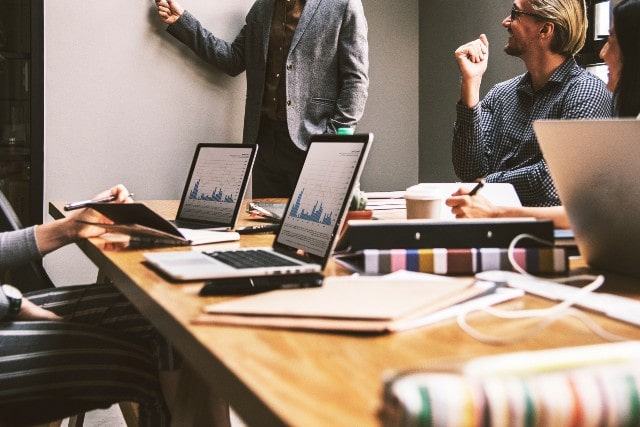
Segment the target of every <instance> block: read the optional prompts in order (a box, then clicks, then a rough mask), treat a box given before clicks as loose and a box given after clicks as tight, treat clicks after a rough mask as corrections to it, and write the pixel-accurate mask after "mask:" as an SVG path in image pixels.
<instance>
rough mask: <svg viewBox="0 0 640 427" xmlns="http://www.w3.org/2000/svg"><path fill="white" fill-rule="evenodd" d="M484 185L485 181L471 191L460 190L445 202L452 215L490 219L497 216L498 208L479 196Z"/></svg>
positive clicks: (481, 181)
mask: <svg viewBox="0 0 640 427" xmlns="http://www.w3.org/2000/svg"><path fill="white" fill-rule="evenodd" d="M484 185H485V181H484V180H483V179H481V180H479V181H478V183H477V184H476V185H475V187H473V188H472V189H471V191H467V190H465V189H464V188H460V189H459V190H458V191H456V192H455V193H453V194H452V195H451V197H449V198H448V199H447V200H445V204H446V205H447V206H449V207H450V208H451V213H452V214H453V215H454V216H455V217H456V218H489V217H492V216H495V213H496V206H494V205H493V204H492V203H491V202H490V201H489V200H488V199H486V198H485V197H482V196H481V195H479V194H478V192H479V191H480V190H481V189H482V188H483V187H484Z"/></svg>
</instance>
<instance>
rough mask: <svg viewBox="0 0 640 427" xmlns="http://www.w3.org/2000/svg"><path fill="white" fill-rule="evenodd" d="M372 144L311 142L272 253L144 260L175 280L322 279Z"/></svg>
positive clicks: (366, 137) (337, 138)
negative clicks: (319, 276) (315, 276)
mask: <svg viewBox="0 0 640 427" xmlns="http://www.w3.org/2000/svg"><path fill="white" fill-rule="evenodd" d="M372 140H373V135H372V134H356V135H315V136H313V137H312V138H311V142H310V144H309V149H308V151H307V155H306V159H305V162H304V166H303V167H302V171H301V172H300V177H299V179H298V182H297V184H296V187H295V190H294V192H293V196H292V197H291V199H290V200H289V202H288V204H287V207H286V209H285V211H284V212H285V215H284V218H283V220H282V226H281V227H280V230H279V231H278V234H277V235H276V237H275V241H274V244H273V246H272V247H270V248H241V249H234V250H217V251H213V252H202V251H171V252H147V253H145V254H144V256H145V258H146V260H147V261H148V262H149V263H150V264H151V265H152V266H153V267H155V268H157V269H159V270H160V271H162V272H163V273H165V274H166V275H168V276H169V277H171V278H173V279H176V280H204V279H215V278H229V277H261V276H270V275H274V276H279V275H289V274H294V275H295V274H309V273H321V272H322V270H323V269H324V267H325V265H326V263H327V261H328V259H329V257H330V256H331V253H332V252H333V249H334V247H335V244H336V241H337V237H338V235H339V234H338V232H339V230H340V226H341V225H342V223H343V221H344V219H345V217H346V213H347V210H348V207H349V204H350V202H351V195H352V193H353V189H354V186H355V184H356V183H357V182H358V180H359V179H360V175H361V173H362V169H363V168H364V164H365V160H366V158H367V155H368V153H369V147H370V145H371V142H372ZM262 257H264V258H265V259H266V261H263V258H262ZM247 258H252V259H251V260H247Z"/></svg>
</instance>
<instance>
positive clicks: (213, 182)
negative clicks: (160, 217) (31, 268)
mask: <svg viewBox="0 0 640 427" xmlns="http://www.w3.org/2000/svg"><path fill="white" fill-rule="evenodd" d="M257 149H258V146H257V145H254V144H251V145H249V144H204V143H202V144H198V145H197V147H196V151H195V153H194V156H193V160H192V162H191V168H190V169H189V174H188V176H187V181H186V183H185V185H184V190H183V192H182V198H181V199H180V206H179V208H178V214H177V215H176V219H175V220H173V221H171V222H172V223H174V224H175V225H176V227H178V228H183V229H198V228H206V229H209V230H230V229H232V228H234V227H235V225H236V223H237V221H238V216H239V215H240V208H241V206H242V200H243V199H244V194H245V191H246V189H247V185H248V183H249V178H250V176H251V169H252V167H253V162H254V160H255V156H256V151H257Z"/></svg>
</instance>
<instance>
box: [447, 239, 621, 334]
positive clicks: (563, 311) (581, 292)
mask: <svg viewBox="0 0 640 427" xmlns="http://www.w3.org/2000/svg"><path fill="white" fill-rule="evenodd" d="M525 238H529V239H532V240H535V241H537V242H540V243H543V244H546V245H550V246H553V244H552V243H550V242H548V241H546V240H543V239H540V238H538V237H536V236H533V235H530V234H520V235H518V236H516V237H515V238H514V239H513V240H512V241H511V243H510V244H509V249H508V252H507V256H508V258H509V262H511V265H512V268H513V269H514V270H515V271H517V272H518V273H520V274H521V275H523V276H525V277H527V278H529V280H531V279H534V280H544V281H548V280H547V279H541V278H538V277H536V276H534V275H532V274H529V273H528V272H527V271H526V270H524V269H523V268H522V267H520V265H518V263H517V262H516V260H515V257H514V250H515V246H516V244H517V243H518V242H519V241H520V240H522V239H525ZM575 280H591V282H590V283H588V284H587V285H585V286H583V287H581V288H579V289H578V290H577V292H576V293H575V295H573V296H572V297H571V298H567V299H565V300H564V301H562V302H560V303H558V304H555V305H554V306H552V307H549V308H545V309H524V310H504V309H497V308H494V307H486V308H483V309H480V310H481V311H483V312H485V313H487V314H489V315H491V316H494V317H498V318H502V319H509V320H514V319H527V318H531V319H534V318H540V319H542V321H540V322H539V323H538V324H537V325H535V326H533V327H531V328H527V329H525V330H524V331H523V332H522V333H520V334H518V335H516V336H514V337H512V338H498V337H495V336H491V335H487V334H483V333H482V332H480V331H479V330H477V329H476V328H474V327H472V326H471V325H469V323H468V322H467V315H468V314H469V313H472V312H473V311H468V312H465V313H460V314H459V315H458V316H457V322H458V326H459V327H460V328H461V329H462V330H463V331H465V332H466V333H467V334H469V335H470V336H471V337H473V338H474V339H476V340H478V341H481V342H484V343H487V344H510V343H514V342H518V341H521V340H523V339H525V338H528V337H531V336H533V335H535V334H537V333H539V332H541V331H542V330H544V329H545V328H547V327H548V326H549V325H551V324H552V323H553V322H555V321H556V320H558V319H559V318H560V317H562V316H565V315H569V316H573V317H575V318H577V319H578V320H580V321H582V322H583V323H584V324H585V325H586V326H587V327H588V328H589V329H590V330H591V331H592V332H594V333H595V334H596V335H598V336H599V337H601V338H602V339H605V340H607V341H622V340H628V339H629V338H626V337H622V336H619V335H617V334H613V333H611V332H608V331H607V330H605V329H604V328H603V327H601V326H600V325H599V324H597V323H596V322H595V321H593V319H591V318H590V317H588V316H587V315H585V314H584V313H583V312H582V311H580V310H578V309H576V308H573V307H572V306H573V305H575V304H576V303H579V302H580V301H581V300H582V299H583V298H585V297H586V296H587V295H589V294H590V293H592V292H593V291H595V290H596V289H598V288H599V287H600V286H602V284H603V283H604V276H602V275H598V276H591V275H580V276H573V277H568V278H564V279H558V280H556V282H562V283H567V282H572V281H575Z"/></svg>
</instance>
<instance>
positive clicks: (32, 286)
mask: <svg viewBox="0 0 640 427" xmlns="http://www.w3.org/2000/svg"><path fill="white" fill-rule="evenodd" d="M21 228H22V224H21V222H20V219H19V218H18V215H17V214H16V212H15V211H14V209H13V207H12V206H11V203H9V200H7V198H6V197H5V195H4V193H3V192H2V191H0V232H3V231H15V230H20V229H21ZM1 273H2V276H1V278H2V280H5V281H7V282H10V283H11V284H12V285H14V286H15V287H17V288H18V289H20V290H21V291H22V292H29V291H36V290H40V289H46V288H53V287H55V285H54V284H53V282H52V281H51V278H49V275H48V274H47V272H46V270H45V269H44V267H43V266H42V262H41V261H32V262H30V263H29V264H26V265H24V266H21V267H18V268H14V269H11V270H8V271H2V272H1Z"/></svg>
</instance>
